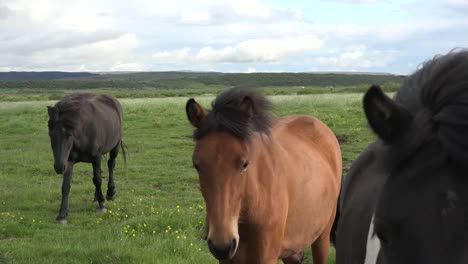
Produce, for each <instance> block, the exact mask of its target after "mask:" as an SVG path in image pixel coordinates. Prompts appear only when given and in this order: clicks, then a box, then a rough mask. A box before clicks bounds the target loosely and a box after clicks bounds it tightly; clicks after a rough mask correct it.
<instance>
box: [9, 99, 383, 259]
mask: <svg viewBox="0 0 468 264" xmlns="http://www.w3.org/2000/svg"><path fill="white" fill-rule="evenodd" d="M361 96H362V94H360V93H353V94H348V93H336V94H326V93H325V94H315V95H277V96H272V97H271V99H272V101H273V102H274V105H275V108H274V116H284V115H299V114H308V115H314V116H316V117H318V118H320V119H321V120H322V121H324V122H325V123H326V124H327V125H329V126H330V127H331V129H332V130H333V131H334V132H335V134H336V135H338V137H339V138H340V140H341V142H342V152H343V161H344V171H346V170H347V168H348V167H349V165H350V162H351V161H352V160H354V159H355V158H356V157H357V155H358V154H359V153H360V151H362V149H363V148H365V146H367V144H368V143H369V142H370V141H372V140H373V138H374V137H373V135H372V134H371V132H370V131H369V130H368V128H367V125H366V123H365V120H364V116H363V112H362V107H361ZM196 99H197V101H199V102H201V103H202V104H203V105H204V106H206V107H209V103H210V101H211V100H212V99H213V97H212V96H198V97H196ZM186 100H187V97H170V98H152V99H131V98H127V99H121V102H122V105H123V108H124V119H125V128H124V141H125V143H126V145H127V146H128V153H129V157H128V165H127V168H126V169H125V168H124V166H123V160H122V157H121V156H119V157H118V160H117V166H116V170H115V175H116V176H115V181H116V190H117V198H116V200H115V201H113V202H106V205H107V207H108V212H107V213H104V214H97V213H95V205H94V204H93V202H92V200H93V194H94V185H93V183H92V168H91V165H90V164H84V163H80V164H77V165H76V166H75V170H74V174H73V179H72V187H71V192H70V202H69V217H68V224H66V225H57V224H55V223H54V220H55V217H56V216H57V213H58V209H59V205H60V197H61V192H60V186H61V182H62V177H61V176H60V175H55V173H54V170H53V158H52V152H51V150H50V145H49V138H48V133H47V118H48V116H47V110H46V106H47V105H52V104H53V103H54V102H53V101H28V102H0V263H170V264H177V263H184V264H185V263H217V262H216V261H215V259H214V258H213V257H212V256H211V254H210V253H209V251H208V248H207V246H206V242H205V241H204V240H203V239H202V237H203V224H204V210H205V208H204V203H203V200H202V197H201V194H200V192H199V190H198V179H197V174H196V172H195V170H194V169H193V168H192V162H191V154H192V149H193V145H194V143H193V141H192V139H191V133H192V128H191V127H190V125H189V124H188V122H187V120H186V115H185V102H186ZM105 164H106V163H105V162H103V167H102V170H103V176H104V180H103V186H106V185H107V167H106V166H105ZM104 190H106V188H104ZM241 243H242V242H241ZM305 263H312V260H311V256H310V250H309V251H308V252H307V254H306V261H305ZM329 263H335V260H334V255H333V254H331V256H330V260H329Z"/></svg>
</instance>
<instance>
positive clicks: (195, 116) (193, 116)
mask: <svg viewBox="0 0 468 264" xmlns="http://www.w3.org/2000/svg"><path fill="white" fill-rule="evenodd" d="M185 111H186V112H187V118H188V120H189V121H190V123H191V124H192V126H194V127H196V128H200V125H201V124H202V122H203V120H204V119H205V117H206V111H205V109H203V107H202V106H201V105H199V104H198V103H197V102H196V101H195V99H193V98H190V99H189V100H188V101H187V104H186V105H185Z"/></svg>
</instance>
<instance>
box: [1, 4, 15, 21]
mask: <svg viewBox="0 0 468 264" xmlns="http://www.w3.org/2000/svg"><path fill="white" fill-rule="evenodd" d="M13 14H14V12H13V10H11V9H10V8H8V7H6V6H1V5H0V20H4V19H7V18H8V17H9V16H11V15H13Z"/></svg>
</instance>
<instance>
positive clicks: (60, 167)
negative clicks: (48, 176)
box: [54, 163, 65, 174]
mask: <svg viewBox="0 0 468 264" xmlns="http://www.w3.org/2000/svg"><path fill="white" fill-rule="evenodd" d="M54 170H55V173H57V174H62V173H63V172H64V171H65V164H62V165H60V164H57V163H54Z"/></svg>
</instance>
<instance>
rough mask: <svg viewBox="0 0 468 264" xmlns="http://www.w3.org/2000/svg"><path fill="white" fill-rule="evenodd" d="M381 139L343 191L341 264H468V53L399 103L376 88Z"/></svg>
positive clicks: (425, 73) (410, 86)
mask: <svg viewBox="0 0 468 264" xmlns="http://www.w3.org/2000/svg"><path fill="white" fill-rule="evenodd" d="M364 110H365V113H366V116H367V119H368V121H369V124H370V127H371V128H372V129H373V130H374V132H375V133H376V134H377V135H378V137H379V139H378V140H377V141H376V142H374V143H373V144H371V145H370V146H369V147H368V148H367V150H365V151H364V152H363V153H362V154H361V155H360V157H359V158H358V159H357V160H356V161H355V162H354V163H353V165H352V167H351V169H350V171H349V173H348V175H347V177H346V179H345V183H344V185H343V189H342V194H341V200H340V206H339V209H340V219H339V221H338V231H337V237H336V249H337V263H338V264H351V263H352V264H361V263H372V264H374V263H378V264H394V263H398V264H405V263H424V264H432V263H434V264H442V263H451V264H462V263H468V250H467V249H468V177H467V176H468V174H467V170H468V50H461V51H457V52H451V53H449V54H447V55H445V56H439V57H435V58H434V59H432V60H430V61H428V62H426V63H425V64H423V67H422V68H420V69H419V70H418V71H416V72H415V73H414V74H412V75H410V76H409V77H407V78H406V80H405V81H404V83H403V85H402V87H401V88H400V90H399V91H398V93H397V94H396V97H395V100H394V101H393V100H391V99H390V98H388V97H387V96H386V95H385V94H384V93H383V92H382V90H381V89H380V88H379V87H377V86H373V87H371V88H370V89H369V90H368V91H367V93H366V95H365V96H364Z"/></svg>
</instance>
